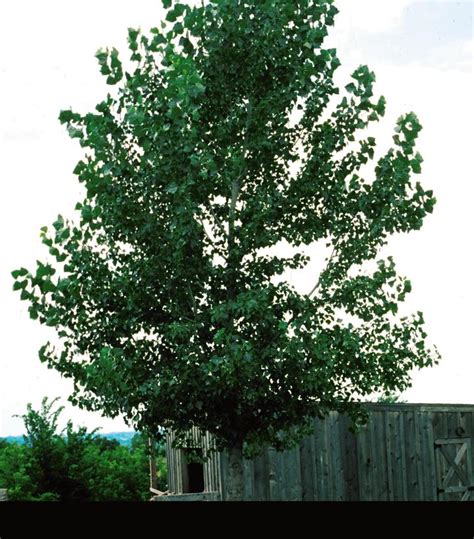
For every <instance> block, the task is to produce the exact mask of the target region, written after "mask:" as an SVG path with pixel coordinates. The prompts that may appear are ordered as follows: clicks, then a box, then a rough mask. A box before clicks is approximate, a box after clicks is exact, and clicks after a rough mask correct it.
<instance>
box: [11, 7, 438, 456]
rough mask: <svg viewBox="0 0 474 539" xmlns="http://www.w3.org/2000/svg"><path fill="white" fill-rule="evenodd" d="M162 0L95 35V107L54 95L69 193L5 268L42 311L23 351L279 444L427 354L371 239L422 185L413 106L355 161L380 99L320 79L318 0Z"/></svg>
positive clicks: (327, 18)
mask: <svg viewBox="0 0 474 539" xmlns="http://www.w3.org/2000/svg"><path fill="white" fill-rule="evenodd" d="M163 5H164V7H165V8H167V12H166V19H165V20H164V21H163V22H162V23H161V25H160V26H159V27H157V28H152V29H151V31H150V32H149V33H148V34H145V33H142V32H141V31H140V30H138V29H129V31H128V43H129V48H130V51H131V57H130V66H131V67H130V68H127V67H126V66H125V63H122V61H121V59H120V57H119V53H118V51H117V50H116V49H114V48H112V49H104V50H100V51H99V52H98V53H97V55H96V56H97V60H98V62H99V65H100V71H101V73H102V74H103V75H104V76H105V77H106V80H107V83H108V84H109V85H111V87H112V89H111V91H110V93H109V94H108V95H107V96H106V98H105V99H104V100H103V101H102V102H101V103H99V104H98V105H97V107H96V109H95V111H93V112H89V113H86V114H80V113H77V112H73V111H71V110H65V111H62V112H61V113H60V116H59V119H60V121H61V123H63V124H65V126H66V127H67V130H68V133H69V135H70V136H71V137H72V138H75V139H77V140H78V141H79V143H80V145H81V146H82V147H83V148H84V158H83V159H82V160H81V161H79V163H78V164H77V166H76V167H75V169H74V173H75V174H76V175H77V176H78V178H79V181H80V182H82V184H83V185H84V187H85V190H86V195H85V198H84V200H83V201H81V202H79V203H78V204H77V206H76V209H77V212H78V213H77V219H76V220H68V219H65V218H63V217H62V216H58V218H57V220H56V221H55V222H54V223H53V227H52V229H49V228H47V227H44V228H43V229H42V241H43V243H44V244H45V246H47V248H48V249H49V253H50V255H51V258H50V259H49V261H46V262H41V261H38V262H37V267H36V269H35V270H33V271H31V272H30V271H29V270H28V269H26V268H21V269H19V270H16V271H14V272H13V276H14V278H15V279H16V282H15V285H14V288H15V289H17V290H19V291H20V292H21V298H22V299H23V300H26V301H27V302H28V303H29V313H30V316H31V317H32V318H33V319H38V320H39V322H40V323H42V324H46V325H47V326H51V327H54V328H56V329H57V333H58V336H59V338H60V340H61V346H59V347H55V346H52V345H51V344H47V345H45V346H44V347H42V348H41V350H40V358H41V360H42V361H44V362H46V363H47V364H48V365H49V366H51V367H53V368H55V369H57V370H58V371H59V372H60V373H62V374H63V375H64V376H66V377H69V378H72V379H73V381H74V387H75V390H74V394H73V395H72V397H71V401H72V402H73V403H77V404H78V405H80V406H81V407H85V408H87V409H98V410H103V411H104V412H105V413H106V414H108V415H110V416H114V415H117V414H123V415H124V416H125V417H126V418H127V419H128V421H129V422H131V423H132V424H134V425H135V426H136V427H137V428H138V429H144V430H148V431H150V432H156V430H157V428H158V426H164V427H172V428H174V429H177V430H178V431H185V430H186V429H188V428H189V427H191V426H193V425H196V426H199V427H201V428H203V429H205V430H207V431H210V432H211V433H213V434H214V435H215V436H216V438H217V440H218V442H219V443H221V444H222V445H223V446H227V447H232V446H235V445H239V444H242V442H245V443H247V444H249V445H252V444H253V445H256V446H258V445H259V444H262V443H271V444H274V445H275V446H276V447H283V446H284V445H285V444H286V443H289V442H291V441H293V440H295V439H296V437H297V436H298V435H299V433H301V432H302V431H301V429H302V428H304V426H305V425H306V422H307V420H308V418H311V417H314V416H315V415H318V414H324V413H325V412H326V411H328V410H329V409H332V410H339V411H349V412H350V413H352V414H354V415H355V414H356V412H357V406H356V405H355V403H356V402H358V401H359V400H361V399H363V398H364V397H366V396H367V395H369V394H371V393H373V392H374V391H382V392H388V393H389V392H392V391H401V390H403V389H405V388H406V387H408V386H409V385H410V370H411V369H413V368H415V367H425V366H429V365H432V364H433V363H434V362H435V361H436V360H437V352H436V350H435V349H430V348H429V347H428V346H427V345H426V333H425V331H424V329H423V327H424V326H423V324H424V321H423V317H422V314H421V313H415V314H414V315H413V316H409V317H399V316H398V315H397V311H398V305H399V304H400V302H403V300H404V299H405V296H406V294H407V293H409V292H410V289H411V284H410V281H409V280H408V279H406V278H404V277H401V276H399V275H398V274H397V272H396V269H395V264H394V261H393V260H392V259H391V258H388V259H385V260H377V257H378V253H379V251H380V248H381V247H382V246H383V245H385V244H386V242H387V239H388V238H389V236H390V235H391V234H393V233H400V232H409V231H411V230H418V229H419V228H420V227H421V226H422V224H423V220H424V218H425V216H426V215H427V213H431V212H432V210H433V206H434V204H435V198H434V196H433V193H432V191H429V190H425V189H424V188H423V187H422V186H421V184H420V183H419V182H418V181H416V180H415V179H414V175H416V174H419V173H420V171H421V163H422V157H421V156H420V154H419V153H418V152H417V151H416V149H415V142H416V139H417V137H418V134H419V132H420V130H421V125H420V123H419V121H418V119H417V117H416V115H415V114H414V113H411V112H410V113H408V114H405V115H403V116H401V117H400V118H399V120H398V122H397V125H396V127H395V133H394V136H393V147H392V148H391V149H389V150H388V152H387V153H386V154H385V155H383V156H382V157H381V158H380V159H378V160H377V162H375V163H374V176H375V177H374V179H370V178H368V177H367V176H366V173H365V172H364V171H365V170H366V167H365V165H367V164H368V163H370V162H371V161H372V160H373V158H374V148H375V138H374V137H372V136H370V127H371V125H372V124H374V122H377V121H379V119H380V118H381V117H382V116H383V115H384V112H385V99H384V98H383V97H376V96H374V90H373V87H374V82H375V75H374V73H372V72H371V71H370V70H369V69H368V67H366V66H360V67H359V68H358V69H357V70H356V71H354V73H353V74H352V79H351V81H350V82H349V83H348V84H347V86H345V88H343V89H339V88H337V87H336V86H335V83H334V81H333V75H334V72H335V70H336V69H337V68H338V66H339V65H340V62H339V60H338V58H337V55H336V51H335V50H334V49H327V48H324V46H323V41H324V38H325V37H326V35H327V32H328V29H329V28H330V27H331V26H332V25H333V21H334V17H335V16H336V13H337V9H336V7H335V6H334V4H333V1H332V0H261V1H248V0H211V1H208V2H206V3H205V4H202V5H199V6H197V5H196V6H191V5H186V4H183V3H176V2H172V1H171V0H163ZM364 133H368V134H369V136H365V135H364ZM318 241H321V242H325V243H326V244H327V245H328V246H330V247H331V249H332V254H331V255H330V256H329V257H328V258H327V260H326V265H325V267H324V269H323V271H322V272H321V274H320V275H315V279H314V281H315V286H314V288H313V290H311V292H310V291H308V292H309V293H307V294H302V293H300V292H298V291H297V290H296V288H295V286H293V285H292V284H290V283H289V282H288V280H287V279H286V278H285V271H286V270H288V269H302V268H304V267H305V266H306V265H307V264H308V262H309V257H308V256H307V255H306V254H305V253H304V252H303V247H305V246H308V245H312V244H314V243H315V242H318ZM281 242H286V244H287V245H288V246H289V247H290V248H291V249H289V250H288V253H289V254H288V256H280V255H277V254H275V252H274V250H272V249H271V248H272V247H274V246H276V245H277V244H278V245H279V244H281ZM371 264H372V266H371Z"/></svg>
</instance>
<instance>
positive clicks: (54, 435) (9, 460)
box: [0, 399, 166, 502]
mask: <svg viewBox="0 0 474 539" xmlns="http://www.w3.org/2000/svg"><path fill="white" fill-rule="evenodd" d="M55 402H56V401H55V400H53V401H52V402H49V403H48V401H47V399H45V400H43V403H42V407H41V410H39V411H35V410H34V409H33V408H32V407H31V405H28V410H27V413H26V414H25V415H23V416H22V417H23V419H24V424H25V428H26V433H27V434H26V435H25V437H24V441H25V443H24V444H18V443H7V442H6V441H4V440H0V488H6V489H7V490H8V498H9V500H13V501H71V502H78V501H145V500H149V499H150V496H151V494H150V492H149V485H150V479H149V459H148V445H147V438H146V437H144V436H143V435H140V434H136V435H135V436H134V438H133V440H132V444H131V447H130V448H128V447H124V446H121V445H120V444H119V443H118V442H117V441H116V440H108V439H106V438H102V437H100V436H98V435H96V434H95V433H94V432H87V430H86V429H85V428H83V427H80V428H78V429H74V427H73V425H72V424H71V422H68V424H67V427H66V429H65V431H64V432H62V433H60V432H59V431H58V425H57V420H58V416H59V414H60V413H61V411H62V408H61V407H59V408H57V409H56V410H53V405H54V404H55ZM157 468H158V471H159V477H158V488H160V489H161V490H165V489H166V465H165V458H164V451H163V448H162V447H160V446H159V451H158V452H157Z"/></svg>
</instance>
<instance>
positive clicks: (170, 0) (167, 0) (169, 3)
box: [161, 0, 173, 9]
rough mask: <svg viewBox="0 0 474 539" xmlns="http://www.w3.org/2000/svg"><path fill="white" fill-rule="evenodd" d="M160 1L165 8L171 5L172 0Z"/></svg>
mask: <svg viewBox="0 0 474 539" xmlns="http://www.w3.org/2000/svg"><path fill="white" fill-rule="evenodd" d="M161 2H162V4H163V7H164V8H165V9H168V8H169V7H170V6H171V4H172V3H173V0H161Z"/></svg>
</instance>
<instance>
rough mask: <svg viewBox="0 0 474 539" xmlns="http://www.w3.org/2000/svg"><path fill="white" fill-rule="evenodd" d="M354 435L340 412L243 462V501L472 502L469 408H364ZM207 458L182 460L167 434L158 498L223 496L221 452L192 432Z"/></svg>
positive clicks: (473, 432)
mask: <svg viewBox="0 0 474 539" xmlns="http://www.w3.org/2000/svg"><path fill="white" fill-rule="evenodd" d="M366 407H367V411H368V422H367V424H366V425H365V426H364V427H362V428H361V429H360V430H359V431H358V432H357V433H356V434H354V433H353V432H351V431H350V429H349V426H350V420H349V419H348V417H347V416H345V415H340V414H338V413H337V412H331V413H330V414H329V416H327V417H326V418H325V419H324V420H321V419H315V420H314V433H313V434H312V435H311V436H308V437H306V438H305V439H304V440H303V441H302V442H301V444H300V445H299V447H297V448H296V449H293V450H291V451H285V452H277V451H276V450H274V449H272V448H267V449H266V450H265V451H264V452H263V453H262V455H260V456H258V457H256V458H254V459H253V460H244V483H245V487H244V488H245V492H244V499H245V500H249V501H273V500H275V501H277V500H283V501H323V500H325V501H329V500H330V501H356V500H357V501H359V500H360V501H384V500H386V501H468V500H471V501H474V475H473V469H474V461H473V445H474V405H451V404H375V403H374V404H367V405H366ZM191 434H192V440H193V443H192V444H191V445H193V446H194V447H198V448H199V450H201V451H202V454H203V456H204V457H208V459H207V460H205V461H204V463H203V464H199V463H196V462H189V459H188V458H187V454H189V450H186V449H175V448H173V439H174V436H173V433H172V432H170V433H168V435H167V460H168V490H169V494H168V495H167V496H159V497H156V498H154V499H155V500H159V501H187V500H200V501H205V500H222V499H225V495H226V485H225V477H226V474H225V470H226V466H227V455H226V454H225V453H217V452H213V451H209V449H210V448H212V437H211V436H210V435H209V434H208V433H201V432H200V431H199V430H198V429H193V430H192V432H191Z"/></svg>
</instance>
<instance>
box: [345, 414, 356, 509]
mask: <svg viewBox="0 0 474 539" xmlns="http://www.w3.org/2000/svg"><path fill="white" fill-rule="evenodd" d="M350 427H351V420H350V419H349V417H348V416H347V415H344V416H343V422H342V425H341V428H342V437H341V444H342V447H343V452H342V454H343V461H344V464H343V469H344V472H343V473H344V500H347V501H356V500H359V499H360V494H359V483H358V471H357V443H356V435H355V434H354V433H353V432H351V430H350Z"/></svg>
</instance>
